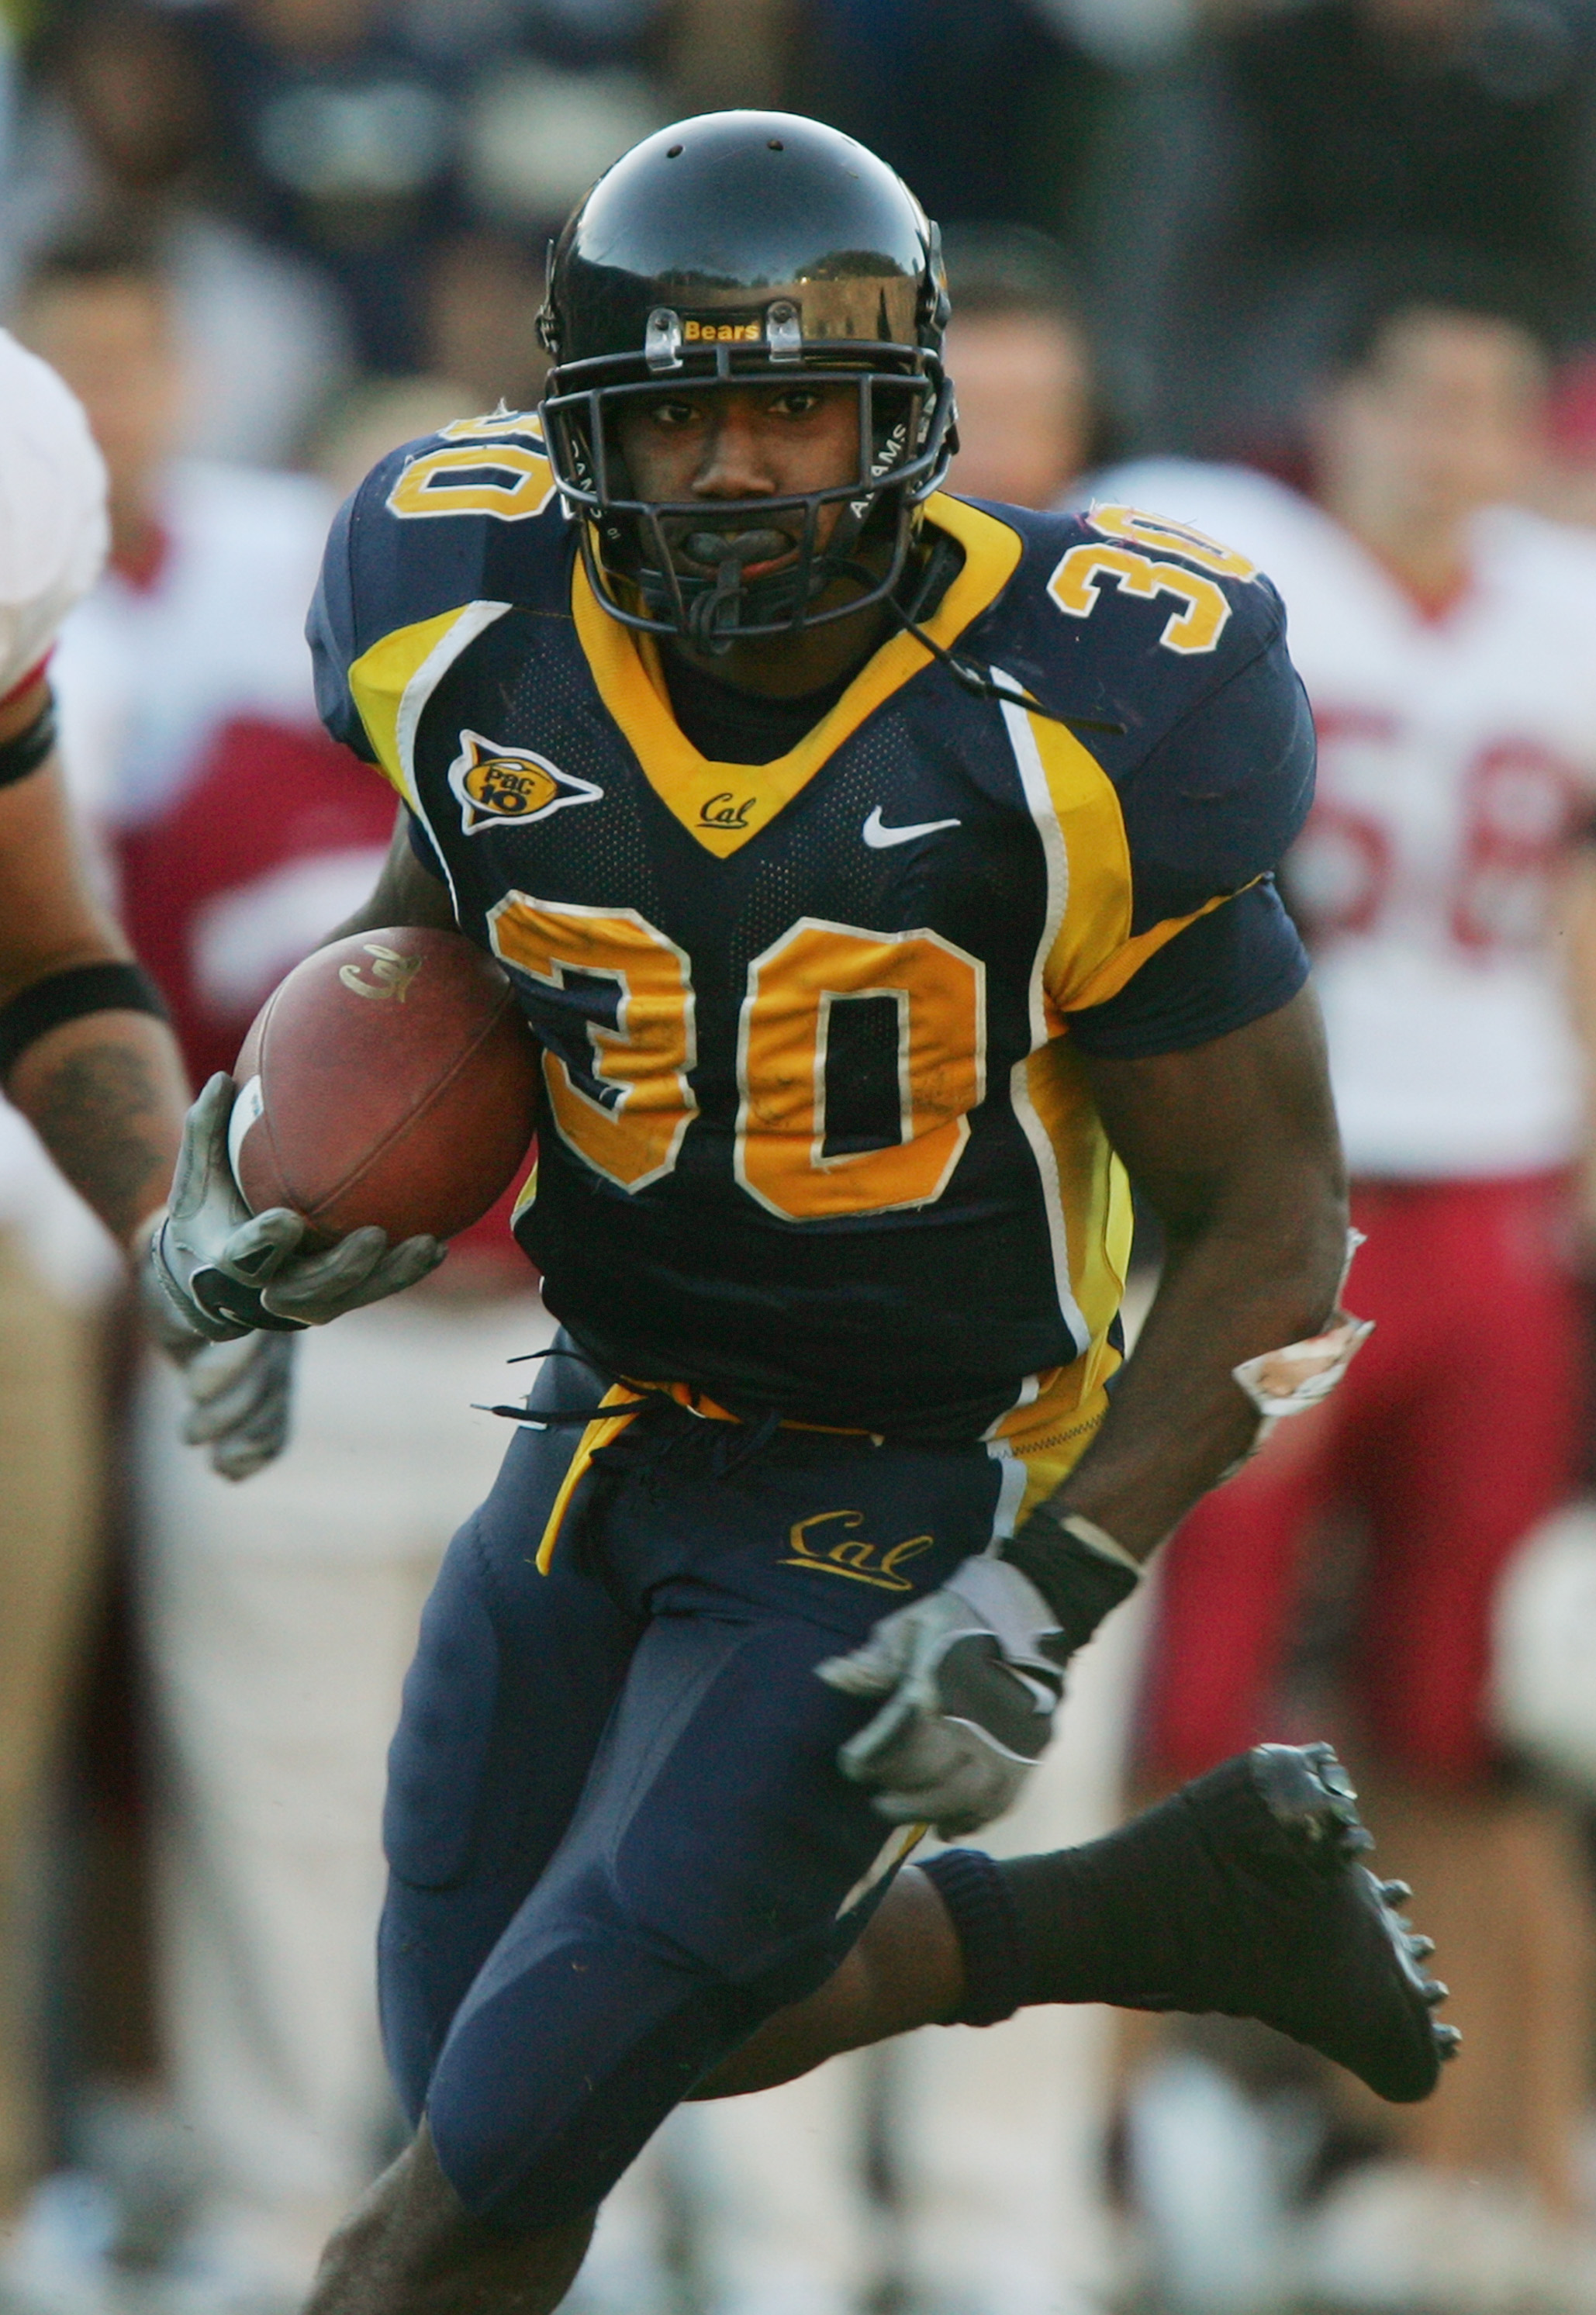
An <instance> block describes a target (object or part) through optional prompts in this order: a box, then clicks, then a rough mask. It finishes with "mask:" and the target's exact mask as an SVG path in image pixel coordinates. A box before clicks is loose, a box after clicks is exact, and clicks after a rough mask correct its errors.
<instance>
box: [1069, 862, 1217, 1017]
mask: <svg viewBox="0 0 1596 2315" xmlns="http://www.w3.org/2000/svg"><path fill="white" fill-rule="evenodd" d="M1235 898H1236V895H1235V893H1234V892H1216V893H1215V894H1214V897H1213V899H1212V900H1205V901H1204V902H1203V904H1202V906H1201V908H1200V909H1193V911H1192V913H1191V915H1190V916H1189V917H1166V918H1165V919H1164V922H1163V923H1162V924H1158V925H1149V926H1148V929H1147V931H1146V932H1144V933H1138V934H1137V936H1136V937H1135V939H1134V940H1128V941H1126V942H1125V943H1124V945H1123V946H1122V947H1121V948H1120V949H1118V950H1116V952H1115V953H1114V954H1113V956H1111V957H1109V958H1108V959H1107V961H1106V962H1104V964H1103V965H1102V966H1100V967H1099V969H1098V971H1096V972H1095V973H1093V974H1092V975H1091V976H1090V977H1089V978H1088V979H1087V980H1086V981H1084V982H1083V983H1082V984H1081V986H1080V987H1079V988H1077V989H1075V990H1074V991H1073V992H1072V993H1071V995H1070V998H1069V1001H1068V1007H1066V1006H1065V1005H1064V1004H1063V1002H1062V1001H1061V1000H1060V998H1056V997H1055V998H1054V1000H1053V1001H1054V1003H1055V1004H1056V1005H1058V1006H1059V1009H1060V1012H1063V1011H1066V1010H1068V1011H1069V1012H1071V1013H1079V1012H1083V1011H1084V1010H1085V1009H1086V1007H1087V1006H1088V1005H1103V1004H1106V1002H1107V1001H1108V999H1109V998H1111V997H1117V996H1118V995H1119V993H1120V991H1121V989H1123V987H1124V986H1125V983H1126V982H1127V981H1128V980H1131V977H1132V976H1133V975H1134V974H1135V973H1137V972H1139V971H1140V970H1141V967H1142V966H1143V965H1144V964H1145V963H1146V962H1147V961H1148V957H1150V956H1157V953H1158V951H1159V950H1160V949H1161V948H1164V947H1166V946H1167V945H1168V943H1169V942H1171V941H1172V940H1173V939H1174V938H1175V935H1176V933H1184V931H1185V929H1186V927H1187V926H1188V925H1194V924H1195V923H1196V922H1197V919H1198V918H1199V917H1206V916H1210V915H1211V914H1212V913H1213V911H1214V909H1222V908H1223V907H1224V905H1225V903H1226V901H1227V900H1234V899H1235Z"/></svg>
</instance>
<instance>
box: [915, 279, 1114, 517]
mask: <svg viewBox="0 0 1596 2315" xmlns="http://www.w3.org/2000/svg"><path fill="white" fill-rule="evenodd" d="M947 366H948V370H949V372H950V374H951V376H952V377H953V383H954V385H955V386H956V387H957V389H958V395H959V455H958V457H957V458H956V459H955V461H954V463H953V488H954V489H955V490H956V491H958V492H961V493H962V495H964V496H965V497H967V498H972V499H998V500H1001V501H1004V502H1005V503H1006V504H1007V505H1009V506H1023V507H1050V506H1052V505H1053V504H1055V502H1056V501H1057V500H1058V499H1059V497H1060V494H1061V493H1062V492H1063V491H1064V490H1065V489H1066V488H1067V486H1068V484H1069V483H1072V482H1073V481H1074V480H1075V477H1076V476H1077V475H1078V474H1079V473H1080V471H1081V469H1082V467H1083V466H1085V465H1086V440H1087V432H1088V429H1089V426H1090V409H1091V379H1090V373H1089V371H1088V368H1087V365H1086V349H1085V347H1084V346H1083V345H1082V344H1081V342H1080V341H1079V339H1078V338H1077V335H1076V333H1075V332H1074V331H1073V330H1072V329H1070V328H1069V327H1068V324H1065V323H1064V322H1062V321H1054V320H1052V319H1051V318H1050V317H1048V316H1047V315H1042V314H1018V313H1015V314H972V315H970V316H969V318H968V319H967V320H963V321H961V320H960V318H959V316H958V315H956V314H955V315H954V316H953V320H952V322H951V323H950V324H948V333H947Z"/></svg>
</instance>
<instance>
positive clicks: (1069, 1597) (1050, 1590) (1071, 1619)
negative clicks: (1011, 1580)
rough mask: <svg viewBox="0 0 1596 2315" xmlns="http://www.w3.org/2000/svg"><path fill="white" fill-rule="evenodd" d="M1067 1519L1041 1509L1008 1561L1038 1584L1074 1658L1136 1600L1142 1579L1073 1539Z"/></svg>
mask: <svg viewBox="0 0 1596 2315" xmlns="http://www.w3.org/2000/svg"><path fill="white" fill-rule="evenodd" d="M1065 1516H1067V1514H1061V1513H1060V1512H1055V1511H1053V1510H1052V1509H1051V1508H1050V1506H1049V1505H1048V1504H1046V1503H1038V1504H1037V1506H1036V1509H1035V1510H1034V1511H1033V1512H1032V1514H1031V1516H1030V1518H1029V1519H1028V1520H1027V1521H1025V1524H1024V1527H1023V1528H1022V1529H1021V1530H1020V1531H1019V1533H1018V1534H1017V1535H1015V1536H1011V1537H1010V1538H1009V1539H1008V1541H1007V1542H1006V1544H1005V1545H1004V1546H1003V1551H1002V1557H1004V1558H1005V1559H1006V1560H1007V1561H1008V1563H1009V1565H1010V1566H1014V1567H1017V1568H1018V1569H1019V1571H1020V1574H1022V1575H1026V1576H1029V1577H1030V1579H1031V1581H1032V1583H1034V1584H1035V1586H1036V1588H1037V1590H1038V1591H1039V1592H1041V1594H1042V1598H1043V1599H1044V1600H1045V1601H1047V1603H1048V1606H1049V1608H1050V1609H1051V1610H1052V1614H1053V1619H1054V1621H1055V1622H1056V1623H1057V1625H1058V1627H1059V1629H1060V1631H1061V1632H1062V1633H1063V1635H1064V1643H1065V1652H1067V1653H1068V1654H1070V1655H1073V1654H1075V1652H1076V1650H1077V1648H1084V1647H1085V1646H1086V1642H1087V1641H1088V1640H1089V1639H1090V1638H1091V1636H1092V1635H1093V1633H1094V1632H1095V1630H1096V1628H1097V1627H1098V1625H1099V1624H1100V1623H1101V1622H1102V1621H1103V1619H1104V1617H1105V1616H1106V1615H1108V1614H1110V1613H1111V1611H1112V1610H1113V1609H1115V1608H1117V1607H1118V1606H1119V1605H1120V1603H1121V1601H1123V1600H1128V1599H1129V1598H1130V1597H1131V1593H1132V1592H1134V1591H1135V1589H1136V1586H1137V1583H1139V1580H1140V1579H1139V1577H1138V1576H1137V1575H1135V1574H1133V1573H1132V1572H1131V1569H1130V1568H1129V1567H1122V1566H1120V1565H1119V1563H1118V1562H1117V1561H1116V1560H1113V1559H1105V1558H1104V1556H1103V1554H1102V1552H1100V1551H1094V1550H1093V1549H1092V1547H1091V1545H1090V1544H1087V1543H1083V1542H1082V1541H1081V1539H1080V1538H1079V1537H1078V1536H1077V1535H1072V1534H1071V1533H1070V1531H1069V1530H1068V1528H1067V1527H1066V1526H1065V1525H1064V1518H1065ZM1049 1653H1050V1654H1051V1649H1050V1651H1049Z"/></svg>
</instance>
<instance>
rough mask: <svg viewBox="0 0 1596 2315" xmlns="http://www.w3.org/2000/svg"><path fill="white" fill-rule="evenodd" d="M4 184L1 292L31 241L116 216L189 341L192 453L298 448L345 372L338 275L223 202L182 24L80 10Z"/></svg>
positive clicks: (137, 11) (108, 10) (119, 5)
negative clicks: (158, 273) (140, 237)
mask: <svg viewBox="0 0 1596 2315" xmlns="http://www.w3.org/2000/svg"><path fill="white" fill-rule="evenodd" d="M14 161H15V173H14V175H13V179H12V182H10V183H9V185H8V186H6V187H5V188H4V192H3V193H0V219H3V220H4V226H5V227H6V230H5V232H4V235H3V236H0V241H3V243H4V255H3V256H0V294H5V293H7V292H8V291H9V290H11V289H13V288H14V286H15V279H16V274H17V271H18V270H19V269H20V268H22V267H23V266H24V265H25V264H26V262H27V259H28V256H29V253H31V251H32V250H34V249H36V248H38V247H40V246H41V245H42V244H44V243H46V242H50V241H54V240H57V239H59V238H60V236H61V235H63V234H64V233H67V232H69V231H72V230H75V229H77V228H80V227H86V228H91V229H92V228H94V227H95V226H98V225H99V224H100V223H101V221H102V220H104V219H107V218H114V219H115V220H116V222H117V224H118V226H119V227H120V229H122V230H128V229H129V228H131V227H134V226H137V228H138V229H140V230H142V231H144V232H146V233H147V234H149V235H151V236H153V237H154V238H155V239H156V240H157V241H158V242H159V244H160V246H161V251H162V256H163V262H164V271H165V272H166V274H167V276H168V278H169V279H170V281H171V284H172V289H173V298H174V302H175V312H176V318H177V326H178V329H179V332H180V334H181V336H182V341H183V346H184V364H183V367H184V375H185V380H186V387H185V394H184V405H183V411H182V439H183V441H184V443H185V446H186V447H187V448H188V449H189V451H190V453H191V455H192V456H195V457H223V458H243V459H246V460H251V461H254V462H257V463H260V464H263V465H270V464H271V463H273V462H274V461H278V460H280V459H282V458H284V457H287V456H288V454H289V453H290V452H291V451H292V450H293V449H295V448H297V445H298V443H299V441H300V439H301V438H302V436H303V434H304V432H305V430H306V426H307V425H308V422H309V420H310V416H311V413H312V412H314V410H315V408H316V406H317V405H318V404H319V403H320V402H321V400H322V399H323V398H324V396H325V395H326V394H327V393H328V392H329V391H330V390H331V389H332V386H334V385H335V384H336V383H337V382H338V381H339V380H340V379H341V377H344V376H345V375H346V374H347V371H348V369H349V366H350V359H351V358H352V348H351V343H350V334H349V330H348V327H347V325H346V324H345V321H344V318H343V315H342V312H341V306H340V304H339V300H338V297H337V294H336V292H335V290H334V289H333V288H332V286H331V285H330V284H329V283H328V282H327V281H325V280H324V279H323V277H322V276H321V275H320V274H319V273H318V272H317V271H315V269H314V268H313V267H311V266H310V265H308V264H306V263H305V262H302V261H299V260H297V259H295V258H293V257H292V256H290V255H288V254H286V253H282V252H279V251H275V250H272V249H270V248H269V247H268V246H267V245H266V244H265V243H264V242H263V241H262V240H261V239H260V238H259V236H258V235H253V234H252V233H250V232H248V231H246V230H245V229H244V227H243V226H241V225H240V224H239V223H237V222H236V221H235V220H234V219H231V218H229V217H226V216H225V215H224V214H222V205H223V202H224V194H223V191H222V190H221V185H220V179H221V176H222V169H221V164H220V161H219V157H218V149H217V124H216V121H215V119H214V115H213V111H212V107H211V105H210V102H209V100H208V94H207V92H206V89H205V87H204V84H203V81H202V78H201V76H200V75H199V71H198V68H197V66H196V63H195V60H194V58H193V56H192V54H191V51H190V49H189V48H188V47H187V45H186V43H185V40H184V39H183V37H182V32H181V31H180V29H179V27H178V24H177V23H176V22H175V21H174V20H173V19H172V18H170V17H168V16H166V15H164V14H161V13H155V11H154V10H153V9H151V8H149V7H146V6H138V5H134V4H129V0H104V4H95V5H92V6H90V7H89V8H87V9H86V10H82V11H75V12H74V13H70V14H69V15H67V17H66V19H65V20H64V21H63V22H62V23H61V24H60V25H59V26H58V28H57V29H56V30H55V31H52V32H51V34H50V35H49V38H48V39H47V40H45V41H44V43H43V44H42V46H41V48H40V51H39V55H38V58H37V60H36V65H35V68H34V72H33V75H32V89H31V102H30V105H29V108H28V110H27V111H26V113H25V115H24V120H23V126H22V135H21V137H20V138H19V140H18V146H17V151H16V154H15V155H14Z"/></svg>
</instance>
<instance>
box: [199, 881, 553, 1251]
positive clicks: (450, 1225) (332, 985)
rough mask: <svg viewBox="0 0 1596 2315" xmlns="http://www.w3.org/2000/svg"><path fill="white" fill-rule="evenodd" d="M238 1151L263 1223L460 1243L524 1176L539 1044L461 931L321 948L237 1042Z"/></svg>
mask: <svg viewBox="0 0 1596 2315" xmlns="http://www.w3.org/2000/svg"><path fill="white" fill-rule="evenodd" d="M235 1077H236V1078H237V1080H238V1085H239V1095H238V1101H237V1104H236V1105H235V1109H234V1113H233V1125H232V1131H231V1136H230V1141H229V1149H230V1153H231V1157H232V1161H233V1170H234V1174H235V1176H236V1179H237V1182H238V1186H239V1189H240V1190H241V1191H242V1192H243V1193H244V1199H245V1202H247V1203H248V1205H249V1207H250V1208H251V1211H253V1212H255V1213H261V1212H263V1211H265V1210H266V1208H267V1207H269V1206H291V1207H292V1208H293V1209H294V1211H296V1212H297V1213H301V1214H303V1215H304V1216H305V1217H306V1220H307V1221H309V1222H310V1224H311V1225H312V1228H313V1230H314V1232H315V1237H316V1238H317V1239H318V1240H320V1241H323V1242H328V1241H331V1240H332V1239H333V1238H336V1237H341V1236H342V1235H343V1234H344V1233H345V1232H346V1231H348V1230H351V1229H356V1228H360V1227H362V1226H363V1225H366V1224H371V1223H375V1224H376V1225H377V1227H378V1228H382V1229H385V1230H386V1231H387V1233H388V1235H389V1237H391V1238H395V1239H397V1238H402V1237H411V1236H412V1235H414V1234H415V1233H416V1232H418V1231H427V1232H430V1234H431V1235H432V1236H433V1237H443V1238H448V1237H455V1236H456V1235H457V1233H458V1232H459V1231H461V1230H463V1229H465V1228H467V1227H468V1226H469V1225H470V1224H471V1223H472V1222H474V1221H475V1220H478V1219H479V1218H480V1217H481V1216H482V1215H483V1214H484V1213H485V1212H486V1211H488V1209H489V1207H490V1206H492V1204H493V1202H494V1201H495V1200H496V1199H498V1198H499V1197H500V1196H501V1195H502V1193H503V1192H504V1191H505V1190H506V1189H507V1188H508V1187H509V1185H510V1183H511V1182H512V1181H513V1179H514V1178H515V1175H516V1173H517V1171H518V1169H519V1166H520V1165H521V1163H522V1160H523V1159H524V1158H525V1157H526V1155H527V1150H528V1144H529V1142H530V1141H531V1139H532V1134H533V1130H534V1126H535V1123H536V1089H537V1048H536V1043H535V1042H534V1040H533V1038H532V1036H531V1035H530V1033H528V1029H527V1026H526V1024H525V1022H524V1021H523V1019H522V1016H521V1014H520V1012H519V1008H518V1007H517V1005H516V1001H515V998H514V996H513V994H512V992H511V990H510V984H509V982H508V981H507V980H506V979H505V977H504V975H503V973H502V972H501V971H500V969H499V967H498V966H497V965H496V964H495V963H494V962H493V961H492V958H491V957H488V956H485V955H483V952H482V951H481V950H480V949H479V948H476V947H475V946H474V945H473V944H472V943H471V942H470V941H468V940H465V939H464V938H462V936H460V935H459V934H458V933H450V932H436V931H429V930H423V929H421V928H419V927H412V926H396V927H392V928H390V929H388V930H386V931H382V932H373V933H356V934H353V935H351V936H350V938H349V939H347V940H341V941H336V942H334V943H333V944H332V946H330V947H328V948H324V949H319V950H318V951H317V952H316V953H315V955H313V956H309V957H306V960H305V962H303V963H302V964H299V965H297V966H296V967H295V969H294V971H292V972H291V973H289V975H288V979H287V980H285V981H283V982H282V983H281V985H280V986H279V988H278V989H275V990H274V991H273V993H272V995H271V996H270V998H268V999H267V1000H266V1003H265V1005H264V1006H263V1007H262V1010H261V1012H260V1014H259V1015H258V1016H257V1017H256V1019H255V1022H254V1024H253V1027H252V1028H251V1030H250V1033H249V1034H248V1036H247V1037H246V1038H245V1039H244V1046H243V1050H242V1051H241V1052H240V1054H239V1056H238V1063H237V1068H236V1069H235Z"/></svg>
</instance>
